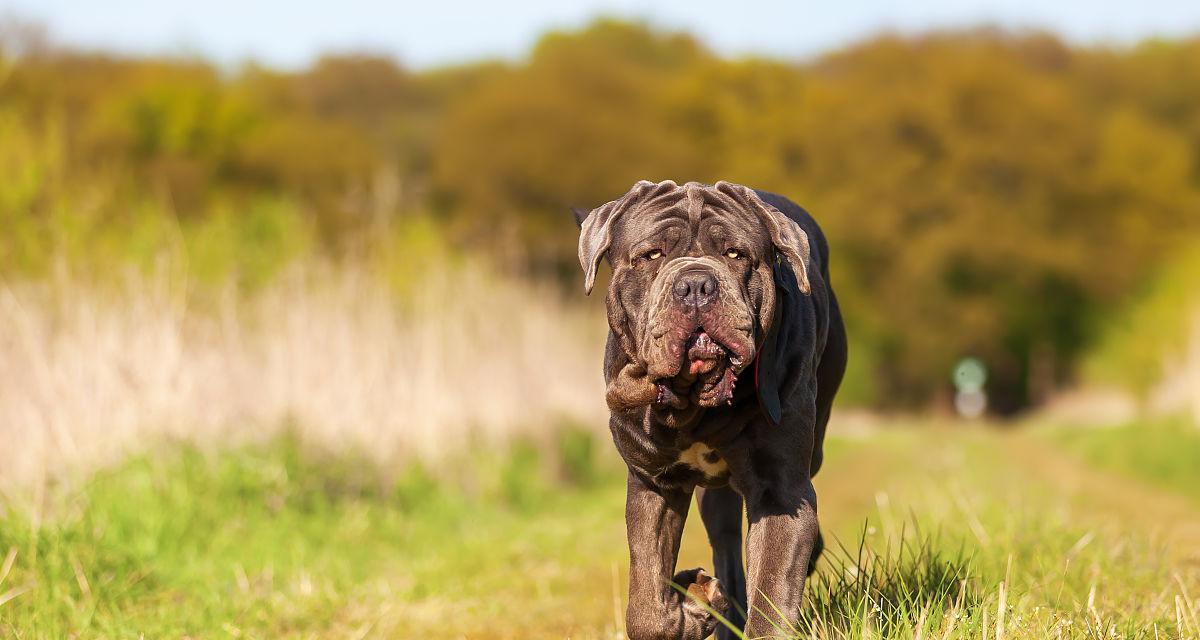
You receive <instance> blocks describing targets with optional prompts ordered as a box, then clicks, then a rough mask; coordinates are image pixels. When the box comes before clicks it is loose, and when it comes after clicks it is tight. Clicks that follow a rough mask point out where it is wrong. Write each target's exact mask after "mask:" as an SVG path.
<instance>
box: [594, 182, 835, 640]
mask: <svg viewBox="0 0 1200 640" xmlns="http://www.w3.org/2000/svg"><path fill="white" fill-rule="evenodd" d="M581 218H582V220H581V232H580V239H579V259H580V263H581V265H582V266H583V270H584V274H585V275H584V282H585V285H584V286H585V289H586V290H587V291H589V292H590V291H591V289H592V286H593V284H594V282H595V277H596V271H597V269H598V267H599V264H600V262H601V261H602V260H604V259H607V261H608V263H609V264H610V265H611V266H612V269H613V277H612V281H611V284H610V286H609V289H608V293H607V297H606V301H607V307H608V320H609V336H608V344H607V346H606V349H605V358H604V375H605V380H606V382H607V383H608V391H607V395H606V400H607V402H608V405H609V409H610V411H611V419H610V421H609V426H610V428H611V430H612V435H613V441H614V443H615V444H616V446H617V450H618V451H619V453H620V455H621V457H622V458H623V459H624V461H625V463H626V465H627V466H628V468H629V478H628V496H627V501H626V511H625V520H626V526H627V529H628V537H629V559H630V570H629V608H628V610H627V612H626V627H627V628H626V633H627V635H628V637H629V638H630V639H631V640H648V639H659V638H681V639H685V640H699V639H700V638H704V637H706V636H708V635H709V634H711V633H713V632H714V630H715V631H716V632H717V634H718V637H720V638H731V637H733V635H732V634H731V633H730V632H729V631H728V630H726V629H724V627H721V628H718V626H719V625H718V623H717V620H716V618H715V617H714V616H713V615H712V614H711V613H709V612H708V610H707V608H706V607H705V606H702V604H701V603H706V604H707V605H708V606H709V607H711V608H712V609H715V610H717V611H719V612H721V613H723V614H724V615H725V616H726V617H727V618H729V619H730V620H731V621H732V622H733V623H734V624H736V625H739V626H740V625H744V629H745V633H746V636H747V637H750V638H757V637H771V636H775V635H778V634H779V631H778V629H786V628H789V627H790V626H791V625H794V624H795V623H796V621H797V618H798V616H799V613H800V606H801V601H802V597H803V593H804V583H805V579H806V577H807V576H808V574H809V573H811V572H812V569H813V563H814V562H815V561H816V558H817V556H818V555H819V554H820V552H821V547H822V542H821V535H820V532H819V530H818V527H817V496H816V493H815V491H814V490H813V485H812V477H813V475H814V474H815V473H816V472H817V470H818V469H820V467H821V451H822V448H821V447H822V442H823V440H824V436H825V425H826V423H827V422H828V420H829V411H830V407H831V405H832V404H833V397H834V394H835V393H836V392H837V388H838V385H839V384H840V382H841V378H842V374H843V372H844V370H845V366H846V332H845V328H844V327H843V324H842V318H841V313H840V311H839V310H838V305H837V300H836V298H835V297H834V294H833V290H832V289H831V288H830V286H829V266H828V246H827V244H826V242H825V238H824V235H823V234H822V233H821V231H820V229H819V228H818V227H817V225H816V223H815V222H814V221H813V219H812V218H811V217H810V216H809V215H808V213H807V212H805V211H804V210H803V209H801V208H800V207H799V206H797V205H796V204H794V203H792V202H791V201H789V200H787V199H786V198H783V197H781V196H777V195H774V194H770V193H766V192H761V191H754V190H752V189H749V188H747V187H744V186H741V185H737V184H731V183H726V182H718V183H717V184H715V185H704V184H699V183H694V182H689V183H687V184H684V185H677V184H676V183H674V182H671V181H666V182H659V183H652V182H645V181H643V182H639V183H637V184H636V185H634V187H633V188H632V189H631V190H630V191H629V192H628V193H627V194H625V195H624V196H622V197H621V198H618V199H617V200H614V201H612V202H609V203H607V204H604V205H602V206H600V207H598V208H596V209H594V210H592V211H591V212H590V213H588V214H587V216H586V217H583V216H581ZM693 494H694V495H695V499H696V502H697V503H698V505H699V511H700V517H701V518H702V519H703V521H704V526H705V529H706V530H707V532H708V537H709V541H710V543H711V544H712V548H713V564H714V571H715V574H716V579H714V578H713V577H712V576H711V575H709V574H708V573H707V572H705V571H704V570H702V569H691V570H685V571H680V572H678V573H676V571H675V563H676V557H677V555H678V552H679V543H680V537H681V535H682V533H683V525H684V520H685V519H686V517H687V513H688V508H689V505H690V503H691V500H692V496H693ZM743 507H744V509H745V513H746V516H747V518H748V520H749V529H748V531H749V533H748V537H747V539H746V541H745V548H746V558H745V564H744V566H743V558H742V542H743V541H742V513H743ZM673 583H674V585H678V587H679V588H676V586H673ZM680 589H682V590H683V591H685V592H686V593H681V590H680ZM743 611H744V612H747V615H746V617H745V618H743V616H742V613H741V612H743ZM781 617H782V619H780V618H781Z"/></svg>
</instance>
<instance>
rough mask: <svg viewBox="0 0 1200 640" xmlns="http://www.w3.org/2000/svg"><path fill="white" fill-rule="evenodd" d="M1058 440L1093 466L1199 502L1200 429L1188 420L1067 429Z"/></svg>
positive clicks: (1059, 434) (1060, 433)
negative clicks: (1181, 494)
mask: <svg viewBox="0 0 1200 640" xmlns="http://www.w3.org/2000/svg"><path fill="white" fill-rule="evenodd" d="M1058 438H1059V440H1060V441H1061V442H1062V443H1063V444H1064V445H1065V446H1066V447H1067V448H1069V449H1070V450H1072V451H1074V452H1076V453H1078V454H1079V455H1080V456H1082V457H1083V458H1084V459H1086V460H1087V461H1088V462H1089V463H1091V464H1094V465H1097V466H1101V467H1104V468H1106V469H1112V470H1114V471H1116V472H1119V473H1121V474H1123V475H1125V476H1127V477H1129V478H1132V479H1137V480H1142V481H1145V482H1149V483H1153V484H1155V485H1157V486H1159V487H1163V488H1165V489H1171V490H1176V491H1181V492H1183V493H1186V494H1188V495H1190V496H1192V497H1193V498H1196V499H1197V500H1200V430H1198V429H1196V428H1195V426H1193V425H1192V424H1191V423H1190V422H1188V421H1185V420H1168V421H1159V422H1152V423H1130V424H1125V425H1122V426H1119V427H1116V428H1111V429H1094V430H1064V431H1060V432H1058Z"/></svg>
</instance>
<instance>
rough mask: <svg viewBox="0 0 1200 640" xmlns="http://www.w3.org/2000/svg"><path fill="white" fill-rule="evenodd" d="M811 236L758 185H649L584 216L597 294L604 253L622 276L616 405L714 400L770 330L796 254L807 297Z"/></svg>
mask: <svg viewBox="0 0 1200 640" xmlns="http://www.w3.org/2000/svg"><path fill="white" fill-rule="evenodd" d="M808 253H809V250H808V236H807V235H806V234H805V233H804V231H803V230H802V229H801V228H800V227H799V225H797V224H796V223H795V222H794V221H792V220H791V219H790V218H788V217H787V216H785V215H783V214H782V213H780V212H779V211H778V210H777V209H775V208H774V207H772V206H770V205H768V204H767V203H765V202H764V201H763V200H762V199H760V198H759V197H758V195H757V194H756V193H755V192H754V191H753V190H751V189H749V188H747V187H744V186H741V185H737V184H730V183H727V182H718V183H717V184H715V185H712V186H709V185H704V184H700V183H696V182H689V183H687V184H684V185H682V186H680V185H677V184H675V183H674V182H672V181H670V180H668V181H665V182H660V183H657V184H655V183H653V182H647V181H642V182H639V183H637V184H635V185H634V186H633V188H632V189H631V190H630V191H629V192H628V193H626V194H625V195H624V196H622V197H621V198H618V199H617V200H614V201H612V202H609V203H607V204H604V205H602V206H600V207H598V208H596V209H595V210H593V211H591V212H590V213H588V214H587V217H586V218H584V219H583V220H582V223H581V232H580V236H579V262H580V264H581V265H582V267H583V271H584V290H585V291H586V292H588V293H590V292H591V290H592V286H593V284H594V282H595V278H596V270H597V268H598V267H599V265H600V260H601V259H602V258H604V257H605V256H607V258H608V261H609V264H610V265H612V269H613V277H612V282H611V284H610V285H609V289H608V297H607V304H608V320H609V326H610V327H611V329H612V331H613V333H614V335H615V336H616V338H617V341H618V343H619V344H618V346H619V347H620V349H621V351H622V352H623V353H624V355H625V358H626V359H627V362H626V365H625V366H626V371H625V376H624V382H625V384H622V385H610V388H609V397H608V401H609V405H610V406H612V407H613V408H614V409H618V408H630V407H637V406H646V405H651V404H655V405H658V406H663V407H672V408H675V409H684V408H688V407H692V406H698V407H714V406H718V405H721V404H725V403H727V402H729V401H730V400H731V399H732V398H733V390H734V383H735V381H736V379H737V376H738V374H739V373H741V372H742V371H743V370H744V369H745V368H746V367H748V366H749V365H750V363H751V362H752V361H753V360H754V358H755V356H756V355H757V354H758V350H759V349H760V347H761V346H762V345H761V341H762V337H763V336H765V335H766V334H767V331H768V329H769V328H770V326H771V322H772V320H773V317H772V316H773V314H774V312H775V300H776V296H777V291H776V281H775V277H774V276H775V269H776V265H777V261H779V260H784V259H786V260H787V262H788V263H789V264H790V266H791V270H792V271H793V272H794V274H795V278H796V282H797V286H798V288H799V290H800V291H801V292H803V293H808V291H809V283H808V276H807V260H808Z"/></svg>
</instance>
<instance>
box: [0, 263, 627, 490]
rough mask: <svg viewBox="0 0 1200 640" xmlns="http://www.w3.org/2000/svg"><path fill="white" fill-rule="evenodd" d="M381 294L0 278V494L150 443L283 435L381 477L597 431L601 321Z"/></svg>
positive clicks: (474, 273)
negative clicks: (491, 448) (401, 465)
mask: <svg viewBox="0 0 1200 640" xmlns="http://www.w3.org/2000/svg"><path fill="white" fill-rule="evenodd" d="M392 291H393V290H392V289H391V288H389V286H388V285H387V284H385V283H384V282H382V281H381V280H380V279H379V278H377V277H374V276H373V275H371V273H370V272H368V271H367V270H365V269H353V268H336V269H335V268H317V267H312V266H309V267H305V268H296V269H293V270H292V271H290V272H289V273H288V274H287V275H285V276H284V277H281V278H279V279H277V280H276V281H275V282H274V283H273V284H270V285H268V286H266V287H265V288H264V289H262V290H260V291H259V292H257V293H254V294H252V295H242V294H234V293H227V294H225V295H218V296H207V297H205V299H204V300H203V301H202V302H201V301H199V297H198V296H194V295H190V294H189V292H188V290H187V287H186V285H185V284H182V283H180V282H179V281H178V280H177V279H174V278H172V277H169V276H166V275H158V276H149V277H147V276H131V277H129V278H127V279H126V280H125V282H124V284H123V285H120V286H116V287H99V286H90V285H84V284H80V281H79V280H76V279H72V278H68V277H59V278H57V279H55V280H53V281H41V282H23V283H12V282H7V283H5V282H2V281H0V442H3V443H4V445H3V446H0V484H3V485H28V484H30V483H33V484H37V483H41V482H45V481H46V480H48V479H53V478H55V477H58V476H60V474H62V473H63V472H65V471H71V472H74V471H75V470H77V469H88V468H94V467H95V465H98V464H104V463H106V462H108V461H111V460H114V459H115V458H116V457H118V456H121V455H123V454H126V453H128V452H130V451H131V450H137V449H142V448H145V447H147V446H149V445H150V443H154V442H157V441H161V440H163V439H183V440H186V441H194V442H198V443H202V444H203V443H214V442H227V441H230V440H238V439H247V438H249V439H253V438H261V437H264V436H269V435H272V434H274V433H277V432H279V431H280V430H281V429H285V428H286V429H294V430H296V431H297V432H299V434H300V435H301V436H302V437H303V438H304V439H305V441H307V442H312V443H316V444H318V445H321V446H325V447H331V448H336V449H338V450H354V451H360V452H365V453H367V454H369V455H370V456H372V457H374V458H376V459H377V460H379V461H380V462H383V463H388V462H393V461H398V460H401V459H403V458H406V457H408V456H425V457H430V456H432V457H436V456H438V455H440V454H443V453H445V452H447V451H449V450H454V449H456V448H459V447H461V446H463V445H464V444H465V443H466V442H467V441H468V440H471V439H475V438H481V439H484V440H499V439H502V438H507V437H509V436H512V435H514V434H516V433H519V432H523V431H527V430H537V429H541V428H544V427H546V426H548V425H552V424H556V423H561V422H562V421H564V420H573V421H577V422H579V423H583V424H588V425H593V426H595V427H596V428H602V426H603V425H604V416H605V414H604V407H603V385H602V381H601V379H600V370H599V356H600V351H601V349H602V340H603V335H604V331H605V328H604V325H603V318H602V314H594V313H586V312H584V311H583V310H581V309H579V308H576V307H574V306H572V305H570V304H567V303H565V302H563V301H562V300H560V299H559V298H558V296H556V295H554V294H553V293H551V292H549V291H547V290H539V289H536V288H533V287H531V286H530V285H527V284H522V283H518V282H513V281H506V280H498V279H496V278H495V277H491V276H488V275H485V274H484V272H483V271H482V270H481V269H474V268H469V267H468V268H462V269H459V270H455V271H453V272H450V271H444V272H434V273H431V274H430V275H429V276H428V277H426V278H423V279H421V285H420V286H419V287H417V290H416V292H415V293H414V294H413V295H411V296H404V297H403V299H398V297H397V296H396V295H394V294H393V292H392Z"/></svg>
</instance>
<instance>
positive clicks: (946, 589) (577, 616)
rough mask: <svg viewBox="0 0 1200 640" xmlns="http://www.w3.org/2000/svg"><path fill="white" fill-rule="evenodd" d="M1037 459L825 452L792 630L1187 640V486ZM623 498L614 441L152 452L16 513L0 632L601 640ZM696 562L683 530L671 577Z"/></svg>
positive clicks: (965, 439)
mask: <svg viewBox="0 0 1200 640" xmlns="http://www.w3.org/2000/svg"><path fill="white" fill-rule="evenodd" d="M1131 437H1132V436H1131ZM1052 442H1053V440H1052V439H1046V438H1041V437H1033V436H1030V435H1023V436H1005V435H1001V434H995V433H989V432H979V431H974V430H953V431H952V430H948V429H933V428H918V429H915V430H908V431H903V432H893V431H889V432H880V433H878V434H874V435H872V436H871V437H869V438H867V439H863V440H845V439H835V440H834V442H833V443H832V444H833V446H831V447H830V452H831V455H830V457H829V460H828V463H827V466H826V468H825V469H824V470H823V471H822V474H821V476H820V477H819V480H820V481H821V484H820V486H819V488H818V491H819V493H820V495H822V496H823V500H824V502H823V503H822V504H821V513H822V516H821V518H822V527H823V528H824V530H825V532H826V540H827V542H828V543H829V544H828V548H827V551H826V554H825V555H824V556H823V559H822V560H821V561H820V564H819V566H818V571H817V573H816V574H815V575H814V577H813V578H812V579H811V581H810V583H809V592H808V598H807V602H806V606H805V609H804V611H803V618H802V625H801V628H799V629H795V630H790V631H788V632H787V633H788V634H789V635H793V636H795V637H800V638H810V637H815V638H831V639H832V638H897V639H899V638H904V639H909V638H964V639H965V638H996V639H999V638H1029V639H1035V638H1036V639H1040V638H1059V637H1061V638H1080V639H1084V638H1088V639H1091V638H1097V639H1098V638H1146V639H1158V638H1191V637H1195V636H1196V634H1197V632H1198V631H1200V625H1197V616H1200V605H1198V603H1197V600H1196V598H1197V594H1200V573H1198V571H1197V566H1200V565H1198V564H1197V562H1198V560H1200V558H1198V557H1197V556H1196V555H1195V549H1196V548H1197V547H1195V546H1194V543H1195V541H1196V538H1195V537H1194V536H1195V533H1196V531H1197V529H1195V528H1194V527H1195V525H1196V524H1197V523H1200V514H1198V513H1197V510H1196V509H1195V507H1194V503H1193V502H1192V501H1191V500H1190V499H1189V498H1187V497H1185V494H1184V491H1183V490H1181V489H1184V488H1183V487H1174V488H1172V487H1171V486H1168V485H1166V484H1164V485H1162V486H1161V487H1160V488H1158V489H1153V490H1151V489H1149V488H1148V485H1141V486H1140V487H1139V486H1136V485H1135V486H1127V485H1125V483H1124V480H1123V476H1122V475H1119V474H1117V475H1114V474H1110V473H1109V472H1108V471H1106V470H1104V469H1103V468H1097V467H1091V466H1087V465H1084V464H1082V463H1081V461H1080V458H1078V457H1077V456H1076V455H1075V454H1073V453H1070V452H1067V451H1059V450H1058V449H1057V448H1056V446H1055V445H1053V444H1052ZM1081 479H1083V480H1086V482H1080V480H1081ZM1122 487H1124V488H1122ZM1184 490H1185V489H1184ZM623 497H624V482H623V474H622V470H621V468H620V464H619V462H618V461H616V460H615V459H614V458H613V456H612V453H611V451H610V450H609V449H608V447H607V444H605V443H603V442H602V441H601V442H596V441H593V440H591V439H590V438H589V437H588V436H586V435H584V434H583V433H582V432H578V431H572V432H568V433H567V434H566V435H561V436H557V437H547V438H541V439H539V440H536V441H532V440H531V441H525V442H524V443H518V444H516V445H514V446H511V447H505V448H504V449H503V450H491V451H486V450H477V451H476V452H475V453H472V454H469V455H461V456H458V457H455V458H453V459H452V460H450V461H448V462H447V463H446V464H443V465H437V466H429V465H419V464H411V465H405V466H401V467H398V468H388V467H380V466H378V465H377V463H376V462H374V461H372V460H370V459H368V458H366V457H355V456H352V455H349V454H347V453H345V452H340V453H330V452H328V451H323V450H322V448H320V447H314V446H310V445H306V444H302V443H301V442H300V441H298V440H296V439H295V438H284V439H277V440H274V441H271V442H270V443H267V444H262V445H255V446H250V447H238V448H233V449H225V450H222V451H220V452H214V451H212V450H210V449H197V448H194V447H182V448H178V447H177V448H174V449H167V450H162V451H159V452H158V453H155V454H153V455H148V456H142V457H138V458H135V459H133V460H130V461H128V462H126V463H123V464H121V465H118V466H116V467H114V468H112V469H110V470H108V471H104V472H102V473H99V474H98V475H96V476H95V477H94V478H93V479H92V480H90V481H89V482H87V483H86V484H85V485H83V486H80V487H78V488H76V489H69V488H63V489H61V490H60V489H53V488H52V489H50V490H49V491H48V492H47V493H46V494H45V495H44V497H43V499H42V500H40V501H34V499H33V497H31V496H30V495H28V494H14V495H11V496H10V498H9V499H8V501H7V506H6V508H5V514H4V516H3V517H2V518H0V576H3V577H2V578H0V602H2V604H0V636H3V637H14V638H59V637H68V636H71V635H75V636H77V637H84V638H87V637H137V636H139V635H140V634H144V635H145V637H181V636H185V635H186V636H191V637H227V636H241V637H304V638H315V637H320V638H343V637H352V638H364V637H380V638H410V637H422V638H435V639H436V638H460V637H467V638H477V637H484V638H567V637H570V638H606V639H611V638H614V637H618V636H619V634H620V633H621V632H622V628H623V627H622V625H623V623H622V621H623V617H624V613H623V610H624V605H625V603H624V598H625V584H626V582H625V581H626V579H627V576H626V574H625V572H626V567H627V557H626V553H627V552H626V548H625V540H624V523H623V512H624V509H623V507H624V504H623ZM864 522H865V524H864ZM708 553H709V552H708V549H707V545H706V542H705V540H704V536H703V534H702V532H701V531H700V525H699V522H698V518H692V519H691V520H690V521H689V523H688V531H687V533H686V534H685V538H684V549H683V552H682V554H681V559H680V565H679V566H680V567H681V568H688V567H694V566H711V564H710V562H709V558H708Z"/></svg>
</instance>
